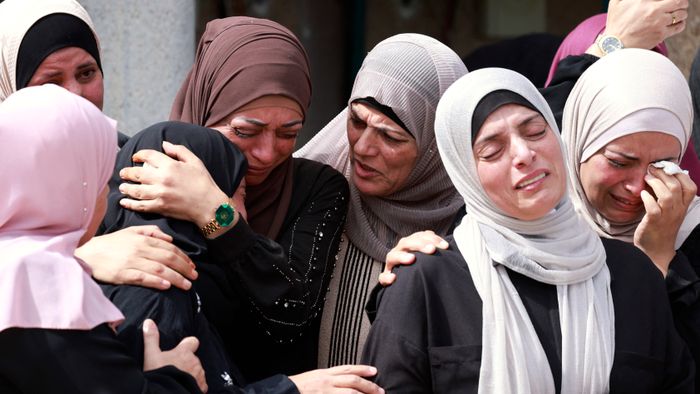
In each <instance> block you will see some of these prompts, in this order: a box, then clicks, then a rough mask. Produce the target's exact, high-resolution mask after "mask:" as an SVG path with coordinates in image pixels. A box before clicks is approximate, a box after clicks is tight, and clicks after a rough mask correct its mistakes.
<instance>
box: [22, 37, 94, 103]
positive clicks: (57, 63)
mask: <svg viewBox="0 0 700 394" xmlns="http://www.w3.org/2000/svg"><path fill="white" fill-rule="evenodd" d="M47 83H53V84H56V85H58V86H61V87H63V88H65V89H66V90H68V91H70V92H72V93H74V94H77V95H78V96H82V97H84V98H85V99H87V100H88V101H90V102H91V103H93V104H95V106H97V108H99V109H102V104H103V99H104V85H103V81H102V71H100V68H99V67H98V66H97V61H95V58H94V57H92V55H90V54H89V53H87V52H86V51H85V50H84V49H82V48H78V47H68V48H63V49H59V50H57V51H56V52H54V53H52V54H50V55H49V56H47V57H46V59H44V61H43V62H41V64H40V65H39V67H38V68H37V69H36V71H35V72H34V75H32V78H31V79H30V80H29V83H28V84H27V86H38V85H43V84H47Z"/></svg>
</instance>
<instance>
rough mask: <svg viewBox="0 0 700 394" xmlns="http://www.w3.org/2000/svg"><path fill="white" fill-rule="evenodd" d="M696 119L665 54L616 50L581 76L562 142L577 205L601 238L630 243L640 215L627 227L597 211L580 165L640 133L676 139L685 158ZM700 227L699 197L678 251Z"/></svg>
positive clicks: (680, 78)
mask: <svg viewBox="0 0 700 394" xmlns="http://www.w3.org/2000/svg"><path fill="white" fill-rule="evenodd" d="M692 120H693V103H692V99H691V96H690V89H689V87H688V83H687V82H686V80H685V78H684V77H683V74H682V73H681V72H680V70H679V69H678V67H676V66H675V65H674V64H673V62H671V61H670V60H669V59H668V58H666V57H665V56H663V55H660V54H658V53H656V52H652V51H648V50H643V49H625V50H622V51H615V53H613V54H611V55H608V56H605V57H604V58H602V59H601V60H599V61H597V62H596V63H595V64H594V65H592V66H591V67H590V68H589V69H588V70H587V71H586V72H585V73H583V75H582V76H581V78H579V80H578V82H577V83H576V85H575V86H574V88H573V90H572V91H571V94H570V95H569V99H568V100H567V102H566V106H565V107H564V115H563V120H562V133H563V134H562V139H563V141H564V145H565V146H566V148H567V150H568V157H567V161H568V171H569V177H570V179H571V182H570V187H571V198H572V200H573V202H574V206H575V207H576V210H577V211H579V212H580V213H581V215H583V217H584V218H585V219H586V220H587V221H588V222H589V223H590V224H591V225H592V226H593V228H595V229H596V230H597V231H598V233H599V234H600V235H602V236H605V237H609V238H617V239H620V240H623V241H626V242H630V243H631V242H633V240H634V231H635V230H636V228H637V225H638V224H639V222H640V221H641V219H642V216H640V217H639V218H638V219H636V220H634V221H632V222H629V223H613V222H610V221H609V220H607V219H605V218H604V217H603V216H602V215H601V214H600V213H598V211H596V210H595V208H593V206H592V205H591V204H590V203H589V201H588V198H586V194H585V192H584V190H583V186H582V184H581V178H580V177H581V173H580V166H581V163H583V162H585V161H586V160H588V159H589V158H590V157H591V156H592V155H593V154H594V153H596V152H597V151H598V150H599V149H601V148H602V147H604V146H605V145H607V144H608V143H610V142H612V141H613V140H615V139H617V138H620V137H622V136H625V135H629V134H633V133H636V132H639V131H657V132H661V133H666V134H669V135H672V136H674V137H676V139H678V142H679V144H680V146H681V151H680V153H681V156H682V155H683V152H685V149H686V147H687V146H688V140H689V139H690V134H691V131H692V127H691V124H692ZM678 159H680V156H679V157H678ZM699 223H700V199H698V198H697V197H696V198H695V199H694V201H693V202H692V203H691V206H690V208H689V209H688V213H687V214H686V218H685V220H684V222H683V224H682V225H681V229H680V231H679V233H678V236H677V238H676V245H675V246H676V249H677V248H679V247H680V246H681V245H682V244H683V242H684V241H685V239H686V238H687V237H688V235H689V234H690V233H691V232H692V231H693V229H694V228H695V227H696V226H697V225H698V224H699Z"/></svg>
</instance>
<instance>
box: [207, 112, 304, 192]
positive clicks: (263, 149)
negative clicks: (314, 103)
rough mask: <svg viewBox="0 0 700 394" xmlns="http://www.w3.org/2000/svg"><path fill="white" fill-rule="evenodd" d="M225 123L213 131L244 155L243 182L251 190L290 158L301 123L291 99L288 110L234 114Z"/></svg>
mask: <svg viewBox="0 0 700 394" xmlns="http://www.w3.org/2000/svg"><path fill="white" fill-rule="evenodd" d="M254 103H255V102H253V103H251V104H252V105H253V106H254ZM248 106H250V105H248ZM288 107H290V108H288ZM292 108H296V109H292ZM228 119H229V120H228V121H226V122H225V123H224V124H223V125H218V126H214V127H212V128H213V129H216V130H218V131H220V132H221V133H222V134H223V135H224V136H226V138H228V139H229V140H230V141H231V142H233V143H234V144H236V146H238V148H240V149H241V150H242V151H243V153H244V154H245V157H246V159H247V160H248V173H247V174H246V177H245V179H246V183H247V184H248V185H250V186H255V185H259V184H261V183H262V182H264V181H265V179H266V178H267V177H268V175H270V172H272V170H274V169H275V168H276V167H277V166H279V165H280V164H282V162H284V161H285V160H287V158H288V157H289V156H291V154H292V151H294V144H295V143H296V138H297V135H298V134H299V130H301V126H302V123H303V117H302V115H301V108H300V107H299V104H297V103H296V102H295V101H293V100H291V99H288V103H287V107H258V108H253V109H247V110H243V111H238V112H234V113H233V114H232V115H231V116H229V117H228Z"/></svg>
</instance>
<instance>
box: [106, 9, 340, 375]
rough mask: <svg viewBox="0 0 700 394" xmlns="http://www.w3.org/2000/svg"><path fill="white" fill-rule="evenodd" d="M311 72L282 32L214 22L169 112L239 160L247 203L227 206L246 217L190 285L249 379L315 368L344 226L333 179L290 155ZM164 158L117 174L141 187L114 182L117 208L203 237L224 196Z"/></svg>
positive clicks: (264, 24) (194, 171) (190, 167)
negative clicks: (244, 168) (193, 229)
mask: <svg viewBox="0 0 700 394" xmlns="http://www.w3.org/2000/svg"><path fill="white" fill-rule="evenodd" d="M308 67H309V66H308V61H307V58H306V53H305V51H304V49H303V47H302V45H301V43H300V42H299V40H298V39H297V38H296V37H295V36H294V35H293V34H292V33H291V32H290V31H289V30H287V29H286V28H284V27H283V26H281V25H279V24H277V23H275V22H271V21H268V20H263V19H255V18H248V17H232V18H225V19H219V20H214V21H211V22H209V23H208V24H207V29H206V31H205V32H204V35H203V36H202V39H201V41H200V43H199V46H198V49H197V55H196V58H195V64H194V66H193V68H192V70H191V72H190V73H189V75H188V77H187V79H186V80H185V81H184V83H183V85H182V88H181V89H180V92H179V93H178V95H177V97H176V99H175V103H174V104H173V112H172V115H171V118H172V119H173V120H181V121H184V122H189V123H194V124H198V125H200V126H205V127H210V128H213V129H216V130H218V131H219V132H221V133H222V134H223V135H224V136H225V137H226V138H228V139H229V140H230V141H232V142H234V143H235V144H236V145H237V146H238V147H239V148H240V149H241V151H243V153H244V154H245V156H246V159H247V161H248V172H247V174H246V177H245V181H246V202H245V206H244V207H242V206H240V204H235V203H234V204H233V206H234V209H235V210H240V209H242V208H244V209H245V210H247V213H248V220H247V221H246V220H239V221H238V222H237V223H236V224H235V225H233V226H232V228H231V229H230V230H229V231H227V232H226V233H224V234H222V235H220V236H218V237H216V238H214V239H211V240H209V241H207V250H208V253H209V254H210V255H214V256H217V259H219V260H220V261H225V262H226V263H225V264H222V265H219V266H213V267H209V266H208V267H207V268H206V269H207V271H208V272H207V274H206V275H202V276H201V277H200V278H199V280H198V281H197V282H196V289H197V292H198V294H199V295H200V296H201V297H202V302H203V305H204V313H205V315H206V316H207V318H208V319H209V321H210V322H211V323H212V324H213V325H214V326H215V327H216V328H217V329H218V331H219V333H220V334H221V335H222V338H223V341H224V343H225V345H226V348H227V350H228V353H229V355H230V356H231V357H232V359H233V361H234V363H235V364H236V365H238V366H239V367H240V369H241V371H242V373H243V376H244V377H245V378H246V379H247V380H258V379H262V378H265V377H268V376H271V375H274V374H278V373H284V374H288V375H291V374H295V373H299V372H303V371H307V370H310V369H314V368H315V366H316V338H317V336H318V325H319V318H320V310H321V308H322V306H323V300H324V297H325V294H326V290H327V288H328V282H329V280H330V274H331V270H332V267H333V264H334V263H335V258H334V256H335V253H336V251H337V250H338V249H337V248H338V243H339V241H340V233H341V230H342V226H343V223H344V221H345V212H346V207H347V193H348V191H347V182H346V181H345V179H344V178H343V177H342V175H340V174H338V173H337V172H336V171H334V170H333V169H332V168H330V167H328V166H324V165H321V164H318V163H314V162H311V161H309V160H304V159H293V158H292V157H291V153H292V149H293V147H294V142H295V139H296V136H297V133H298V132H299V129H300V128H301V126H302V124H303V122H304V119H305V115H306V110H307V108H308V106H309V102H310V98H311V83H310V77H309V68H308ZM165 152H166V153H168V154H171V155H172V156H174V157H175V159H172V158H170V157H168V156H167V155H165V154H163V153H160V152H154V151H148V150H146V151H141V152H137V153H136V156H135V160H136V161H142V162H144V163H148V164H149V166H148V167H146V166H144V167H131V168H126V169H124V170H122V172H121V173H120V175H121V176H122V178H123V179H124V180H125V181H132V182H140V183H139V184H130V183H124V184H122V185H121V186H120V190H121V191H122V192H123V193H125V194H126V195H127V196H128V197H131V198H125V199H122V200H121V201H120V203H121V204H122V206H123V207H125V208H127V209H131V210H135V211H139V212H151V213H158V214H161V215H165V216H169V217H172V218H176V219H183V220H187V221H190V222H193V223H195V224H196V225H197V227H198V228H203V227H204V226H206V225H207V224H208V223H210V222H211V221H212V219H213V218H214V211H215V210H216V209H217V207H219V206H220V204H221V203H222V202H223V201H227V200H228V198H229V196H228V195H227V194H226V193H224V192H222V191H221V190H220V189H219V187H218V186H217V185H216V184H215V183H213V182H211V181H210V177H209V175H208V174H207V172H206V168H203V166H197V165H195V164H193V163H191V162H188V161H186V160H183V159H182V157H184V156H183V155H182V154H180V153H178V152H177V151H176V150H168V149H166V150H165ZM178 159H179V160H178ZM134 197H139V198H138V199H136V198H134ZM198 269H202V267H201V266H200V267H198ZM221 289H227V291H226V292H222V291H220V290H221ZM271 355H274V356H271Z"/></svg>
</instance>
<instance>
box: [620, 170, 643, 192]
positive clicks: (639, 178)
mask: <svg viewBox="0 0 700 394" xmlns="http://www.w3.org/2000/svg"><path fill="white" fill-rule="evenodd" d="M644 175H646V168H644V169H643V171H642V170H640V171H634V172H630V174H629V177H628V178H627V179H626V180H625V190H627V191H628V192H630V193H632V195H634V196H639V195H641V194H642V190H644V189H646V188H647V183H646V182H645V181H644Z"/></svg>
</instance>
